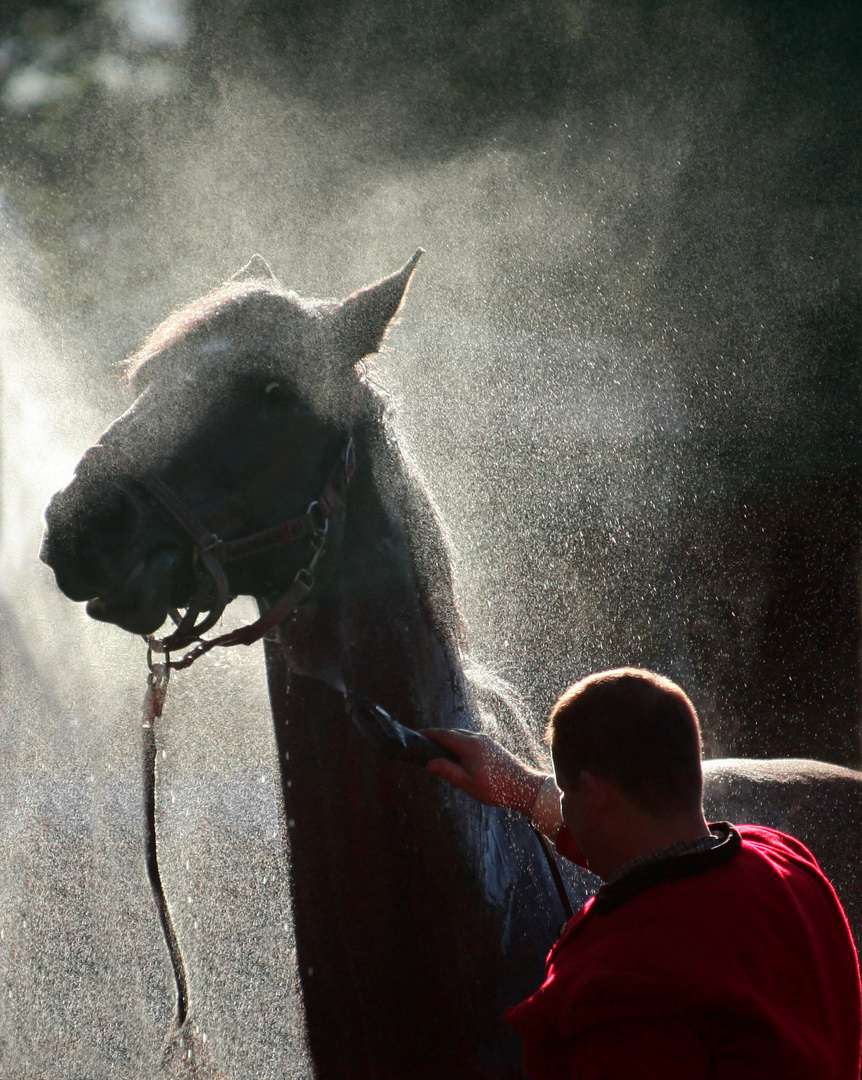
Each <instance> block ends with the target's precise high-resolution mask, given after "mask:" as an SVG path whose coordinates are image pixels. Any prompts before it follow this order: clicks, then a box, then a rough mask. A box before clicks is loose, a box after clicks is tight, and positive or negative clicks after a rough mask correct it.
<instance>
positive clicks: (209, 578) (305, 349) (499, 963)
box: [41, 252, 593, 1080]
mask: <svg viewBox="0 0 862 1080" xmlns="http://www.w3.org/2000/svg"><path fill="white" fill-rule="evenodd" d="M419 254H421V252H417V254H416V256H414V257H413V259H411V260H410V261H409V262H408V263H406V264H405V265H404V266H403V267H402V268H401V269H400V270H399V271H398V272H396V273H395V274H392V275H390V276H389V277H387V278H384V279H383V280H381V281H379V282H377V283H376V284H374V285H372V286H369V287H368V288H365V289H362V290H360V291H358V292H356V293H354V294H352V295H351V296H349V297H348V298H347V299H345V300H344V301H342V302H340V303H338V302H335V301H307V300H302V299H300V298H299V297H298V296H297V295H296V294H294V293H292V292H290V291H287V290H285V289H284V288H283V287H282V286H281V285H280V283H279V282H278V281H277V280H276V279H275V278H274V276H273V275H272V272H271V271H270V270H269V268H268V266H266V264H265V263H264V261H263V260H262V259H260V258H259V257H257V256H256V257H255V258H254V259H253V260H252V261H251V262H250V263H249V264H248V266H247V267H245V268H243V270H242V271H240V273H239V274H237V275H235V276H234V277H233V278H232V279H231V280H230V281H229V282H227V283H225V284H224V285H223V286H221V287H219V288H217V289H215V290H214V291H213V292H211V293H210V294H208V295H207V296H206V297H204V298H202V299H201V300H198V301H196V302H194V303H191V304H189V305H188V306H186V307H184V308H182V309H181V310H179V311H177V312H175V313H174V314H173V315H171V316H170V317H168V319H167V320H166V321H165V322H163V323H162V324H161V325H160V326H159V327H158V328H157V329H156V330H155V331H154V332H153V333H152V334H151V335H150V337H149V338H148V339H147V341H146V343H145V344H144V346H143V347H142V349H140V350H139V351H138V352H137V353H136V354H135V355H134V356H133V357H132V358H131V359H130V360H129V361H128V362H127V364H126V378H127V379H128V381H129V383H130V384H131V387H132V388H133V391H135V392H137V397H136V399H135V401H134V403H133V404H132V406H131V407H130V408H129V409H128V411H127V412H126V413H124V414H123V415H122V416H120V417H119V418H118V419H117V420H116V421H115V422H114V423H113V424H111V425H110V427H109V428H108V429H107V430H106V431H105V433H104V434H103V435H102V436H101V438H100V439H99V441H98V443H97V444H96V446H95V447H91V448H90V449H89V450H88V451H87V452H86V453H85V454H84V456H83V458H82V460H81V462H80V463H79V465H78V467H77V469H76V473H75V476H74V478H73V480H72V481H71V483H70V484H69V485H68V486H67V487H65V488H64V489H63V490H62V491H60V492H58V493H57V494H56V495H55V496H54V497H53V499H52V500H51V502H50V504H49V506H48V508H47V510H46V530H45V535H44V539H43V546H42V552H41V555H42V558H43V560H44V561H45V562H46V563H47V564H48V565H49V566H50V567H51V568H52V569H53V571H54V574H55V577H56V580H57V584H58V585H59V587H60V589H61V590H62V591H63V592H64V593H65V594H66V595H67V596H68V597H70V598H71V599H72V600H75V601H86V603H87V612H88V614H89V615H90V616H91V617H93V618H94V619H98V620H103V621H107V622H110V623H114V624H115V625H117V626H118V627H121V628H122V629H124V630H126V631H128V632H130V633H134V634H142V635H148V636H149V640H150V645H151V648H153V647H156V648H158V647H159V640H158V639H155V638H154V637H153V636H152V635H154V634H155V633H156V631H158V630H159V628H160V627H161V626H162V624H163V623H164V622H165V620H166V618H167V616H168V615H169V614H170V615H173V618H174V621H175V622H177V623H178V625H177V629H176V630H175V631H174V633H173V634H172V635H170V636H169V637H168V638H165V639H161V641H162V642H164V643H166V644H164V645H162V648H163V650H169V649H173V650H174V651H176V650H177V649H180V650H182V649H183V648H185V647H186V646H189V645H192V646H195V647H196V649H197V650H198V652H197V653H196V652H195V649H194V648H193V649H192V652H191V653H189V656H192V655H193V654H194V655H199V653H200V651H202V650H204V649H205V648H206V647H208V646H205V645H201V644H197V643H198V641H199V639H200V637H201V634H202V633H203V630H204V628H209V626H211V625H212V624H213V623H214V622H215V621H216V620H217V619H218V617H219V616H220V615H221V613H222V611H223V609H224V607H225V606H226V604H227V603H229V601H230V599H231V598H232V597H235V596H237V595H251V596H254V597H256V598H257V600H258V605H259V609H260V611H261V618H260V620H258V623H256V624H253V625H254V626H256V627H257V629H256V630H254V631H253V632H252V633H251V634H250V635H246V636H245V637H244V638H243V641H245V642H246V643H248V641H250V640H254V639H255V637H261V636H262V637H263V638H264V652H265V663H266V674H267V679H268V684H269V691H270V699H271V703H272V712H273V721H274V729H275V745H276V750H277V754H278V762H279V767H280V772H281V779H282V795H283V800H284V813H285V823H286V827H287V828H286V834H287V843H288V846H289V856H290V859H289V863H290V868H291V869H290V873H291V887H292V898H293V921H294V927H295V936H296V949H297V957H298V964H299V971H300V978H301V986H302V995H303V1000H304V1007H305V1015H306V1019H307V1038H308V1043H309V1048H310V1052H311V1056H312V1058H313V1061H314V1063H315V1070H316V1074H317V1075H318V1076H320V1077H336V1078H340V1077H350V1078H363V1077H367V1078H369V1080H370V1078H375V1080H386V1078H389V1077H392V1078H399V1080H401V1078H403V1077H405V1076H411V1077H415V1078H420V1080H421V1078H423V1077H428V1078H432V1077H433V1078H440V1077H447V1078H459V1077H463V1078H468V1080H474V1078H475V1080H479V1078H484V1077H488V1078H496V1077H504V1076H505V1077H507V1078H509V1077H518V1076H520V1075H522V1074H521V1065H520V1047H519V1045H518V1043H517V1040H516V1039H515V1038H514V1036H513V1034H512V1033H511V1032H510V1031H509V1030H508V1029H507V1028H506V1027H505V1024H504V1022H503V1017H504V1012H505V1007H506V1006H507V1005H509V1004H514V1003H516V1002H517V1001H519V1000H521V999H522V998H524V997H525V996H527V995H528V994H529V993H530V992H531V991H532V990H533V989H535V987H536V986H537V985H538V984H539V982H540V981H541V975H542V962H543V958H544V956H545V953H546V952H547V950H548V948H549V947H550V946H551V944H552V943H553V941H554V939H555V937H556V935H557V932H558V930H559V927H560V924H561V923H562V922H563V921H564V919H565V914H566V913H565V911H564V909H563V906H562V903H561V899H560V896H559V895H558V892H557V891H556V887H555V883H554V881H553V880H552V879H553V875H552V868H551V867H550V865H549V864H548V863H547V861H546V860H545V858H544V856H543V853H542V852H541V850H540V848H539V845H538V844H537V842H536V838H535V837H534V836H533V835H532V834H531V832H530V827H529V825H528V823H527V822H526V821H525V820H524V819H523V818H522V817H520V815H516V814H513V813H512V812H510V811H506V810H501V809H492V808H488V807H483V806H479V805H478V804H475V803H473V802H472V801H471V800H469V799H468V798H467V797H466V796H463V794H462V793H459V792H453V791H451V790H450V789H449V787H448V785H446V784H443V783H441V782H440V781H438V780H435V779H434V778H432V777H431V776H430V775H428V774H427V773H425V771H424V770H423V769H418V768H415V766H413V765H411V764H409V763H408V762H406V761H402V760H397V759H395V758H392V757H390V756H387V755H384V754H382V753H381V752H380V749H379V746H378V745H376V744H375V743H374V742H372V741H371V740H369V739H368V738H367V733H364V732H363V730H361V725H359V724H358V723H352V722H351V717H352V718H353V719H357V705H356V703H357V702H360V703H362V702H365V703H366V704H367V705H368V708H366V711H365V717H366V719H367V718H368V712H369V708H370V711H371V712H372V713H373V714H374V715H375V716H376V719H377V720H380V719H381V717H382V718H388V717H391V718H394V719H393V721H392V722H393V724H395V723H396V722H399V723H400V724H402V725H404V728H401V729H399V730H405V729H406V730H413V729H421V728H424V727H432V726H434V727H461V728H467V729H472V730H476V729H478V728H479V727H480V726H483V725H484V726H485V727H487V726H488V724H489V723H490V724H491V725H492V726H494V725H496V728H497V732H498V733H499V734H501V735H502V736H503V737H504V738H505V740H506V741H507V742H508V743H509V744H510V745H512V744H515V745H516V746H518V747H519V748H520V750H521V752H522V753H524V752H527V753H530V752H531V750H532V751H535V749H536V748H535V746H534V745H533V741H532V735H531V732H530V730H529V728H528V726H527V725H526V724H525V722H524V720H523V716H522V713H521V712H520V711H519V710H518V708H517V706H516V703H514V701H512V700H510V698H509V697H508V696H507V694H506V693H505V692H500V691H499V689H498V688H497V686H496V685H495V683H494V680H493V679H491V678H489V677H483V676H482V675H481V673H479V674H478V675H477V674H476V673H475V672H474V673H472V674H471V672H470V671H469V658H468V655H467V652H466V644H465V634H464V628H463V625H462V622H461V619H460V616H459V612H458V609H457V606H456V603H455V600H454V589H453V583H452V579H451V570H450V564H449V559H448V554H447V548H446V543H445V537H444V532H443V528H442V525H441V522H440V520H439V518H438V515H437V513H436V511H435V508H434V506H433V504H432V502H431V500H430V498H429V496H428V494H427V492H426V491H425V488H424V486H423V485H422V483H421V482H420V480H419V478H418V476H417V474H416V473H415V471H414V470H413V469H412V468H411V466H410V464H409V462H408V461H407V460H406V457H405V454H404V453H403V452H402V450H401V448H400V446H399V444H398V442H397V440H396V439H395V436H394V434H393V429H392V424H391V421H390V417H389V410H388V405H387V401H386V398H385V395H384V394H383V393H382V392H381V390H380V389H379V388H378V387H377V386H376V385H375V381H374V378H373V373H372V372H370V371H369V369H368V365H367V364H363V363H362V361H363V358H365V357H368V356H370V355H371V354H373V353H375V352H377V351H378V349H379V348H380V346H381V343H382V341H383V339H384V336H385V334H386V331H387V328H388V327H389V326H390V324H391V323H392V321H393V319H394V318H395V316H396V315H397V313H398V311H399V309H400V307H401V304H402V301H403V298H404V294H405V292H406V289H407V285H408V283H409V281H410V278H411V276H412V274H413V271H414V268H415V265H416V260H417V259H418V257H419ZM305 508H308V509H305ZM303 510H305V513H303V512H302V511H303ZM202 522H205V523H206V526H205V528H203V527H202V526H201V523H202ZM201 528H203V535H201V534H200V530H201ZM182 608H185V609H186V612H185V615H183V616H181V615H180V613H179V609H182ZM198 620H199V621H198ZM230 636H231V635H222V638H225V637H230ZM240 637H242V634H241V633H240ZM215 640H217V639H210V642H209V643H208V644H210V643H212V642H213V641H215ZM220 643H221V644H233V643H235V642H233V641H231V642H227V641H221V642H220ZM346 690H349V692H350V696H349V697H348V699H347V701H348V705H352V707H351V708H346V707H345V701H346V698H345V691H346ZM361 711H362V710H361V709H359V712H360V713H361ZM568 887H569V891H570V894H571V898H572V901H573V902H574V903H575V904H576V905H577V904H579V903H581V902H583V901H584V900H585V899H586V898H587V896H588V895H589V894H590V892H591V891H593V889H592V881H591V876H590V875H588V874H586V873H583V872H579V871H574V872H571V873H569V875H568Z"/></svg>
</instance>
